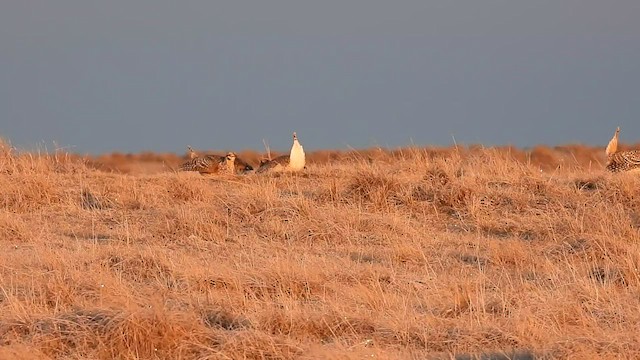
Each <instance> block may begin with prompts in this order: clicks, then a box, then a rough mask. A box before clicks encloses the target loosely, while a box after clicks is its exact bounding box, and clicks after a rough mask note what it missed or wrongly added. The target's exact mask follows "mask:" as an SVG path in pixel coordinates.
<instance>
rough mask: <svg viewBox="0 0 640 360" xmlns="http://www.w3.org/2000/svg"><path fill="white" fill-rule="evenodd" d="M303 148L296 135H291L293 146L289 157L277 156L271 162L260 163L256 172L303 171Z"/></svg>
mask: <svg viewBox="0 0 640 360" xmlns="http://www.w3.org/2000/svg"><path fill="white" fill-rule="evenodd" d="M305 163H306V162H305V155H304V148H303V147H302V145H301V144H300V141H299V140H298V135H297V134H296V133H295V132H294V133H293V145H292V146H291V152H290V153H289V155H282V156H278V157H277V158H275V159H272V160H264V161H262V162H261V163H260V166H259V167H258V170H257V172H259V173H262V172H267V171H292V172H297V171H301V170H303V169H304V166H305Z"/></svg>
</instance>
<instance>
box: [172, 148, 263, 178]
mask: <svg viewBox="0 0 640 360" xmlns="http://www.w3.org/2000/svg"><path fill="white" fill-rule="evenodd" d="M188 149H189V160H187V161H185V162H184V163H183V164H182V165H180V167H179V168H178V170H180V171H197V172H199V173H200V174H202V175H205V174H236V173H240V174H242V173H246V172H249V171H252V170H253V167H252V166H251V165H249V164H247V163H246V162H244V161H243V160H242V159H240V158H238V157H237V156H236V154H235V153H233V152H230V153H228V154H227V155H225V156H221V155H214V154H207V155H202V156H198V155H197V154H196V153H195V151H193V149H192V148H191V147H190V146H189V147H188Z"/></svg>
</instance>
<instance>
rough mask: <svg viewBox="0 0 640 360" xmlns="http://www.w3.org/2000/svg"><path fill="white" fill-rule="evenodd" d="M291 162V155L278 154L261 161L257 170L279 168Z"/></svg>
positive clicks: (263, 170)
mask: <svg viewBox="0 0 640 360" xmlns="http://www.w3.org/2000/svg"><path fill="white" fill-rule="evenodd" d="M288 164H289V155H282V156H278V157H277V158H275V159H273V160H266V161H263V162H262V163H260V166H259V167H258V170H257V172H259V173H261V172H265V171H269V170H272V169H275V168H277V167H278V166H287V165H288Z"/></svg>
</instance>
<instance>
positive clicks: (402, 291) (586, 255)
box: [0, 145, 640, 359]
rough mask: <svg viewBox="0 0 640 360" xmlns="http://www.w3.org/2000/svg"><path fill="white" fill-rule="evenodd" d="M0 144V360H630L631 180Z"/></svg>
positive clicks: (562, 166)
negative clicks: (83, 152)
mask: <svg viewBox="0 0 640 360" xmlns="http://www.w3.org/2000/svg"><path fill="white" fill-rule="evenodd" d="M0 149H1V150H2V151H1V152H0V246H1V247H2V250H3V251H2V252H0V358H16V359H32V358H40V359H41V358H47V357H48V358H63V359H80V358H122V359H133V358H166V359H177V358H185V359H192V358H199V359H237V358H255V359H262V358H272V359H276V358H330V359H360V358H365V357H367V358H370V357H375V358H416V359H417V358H433V359H450V358H457V359H472V358H474V356H480V355H484V356H485V357H484V358H490V359H507V358H518V359H531V358H534V357H536V358H549V359H553V358H575V359H584V358H619V357H628V358H638V357H640V339H639V335H638V331H637V330H638V329H637V327H638V324H640V312H638V308H640V296H638V294H639V293H640V272H639V270H638V268H639V266H640V251H639V250H640V249H639V248H638V244H639V240H640V233H639V229H640V197H639V196H638V189H639V188H640V177H638V176H633V175H629V174H621V175H620V176H613V175H610V174H607V173H605V172H604V171H602V170H600V169H601V166H600V165H599V164H595V165H594V163H591V165H589V164H588V163H589V162H591V160H589V161H586V163H580V161H582V160H580V161H578V160H575V159H577V158H576V157H575V156H573V155H571V153H572V152H571V151H570V150H566V149H565V150H562V149H560V150H558V149H556V150H553V151H550V150H548V149H542V148H536V149H534V150H533V151H532V152H530V153H527V154H525V153H524V152H521V151H519V150H517V149H482V148H474V147H471V148H466V149H461V150H460V151H457V152H456V151H453V150H451V149H449V150H446V151H444V150H443V151H438V150H435V149H404V150H401V151H396V152H388V151H382V150H380V151H373V150H372V151H370V152H367V153H364V152H360V153H351V154H339V153H321V154H317V155H316V156H319V157H323V158H326V159H327V161H320V160H319V161H318V162H317V163H314V162H311V163H310V165H309V168H308V170H307V171H306V172H305V173H303V174H299V175H290V174H276V175H248V176H244V177H234V178H228V177H226V178H216V177H210V178H206V177H201V176H199V175H197V174H190V173H175V172H171V171H164V172H155V173H149V172H148V170H149V168H148V167H144V166H143V167H141V169H142V170H140V171H138V172H136V171H134V170H135V169H136V168H135V162H134V164H133V165H129V170H128V171H130V172H131V173H129V174H122V173H109V172H102V171H100V170H96V169H94V168H93V165H94V164H95V163H92V162H91V161H82V160H81V159H79V158H75V157H72V156H68V155H66V154H53V155H49V154H44V155H41V156H37V155H34V154H28V153H27V154H21V153H16V152H15V151H9V150H8V149H9V147H8V145H3V146H2V147H0ZM563 151H568V152H567V153H565V154H564V155H563ZM583 152H584V153H585V154H587V155H583V156H586V157H589V156H594V155H588V154H591V153H590V152H589V151H586V150H584V151H583ZM567 154H569V155H567ZM534 158H537V159H542V158H544V159H545V160H544V161H546V162H549V161H558V163H557V164H552V165H550V164H547V166H540V164H535V163H534V161H533V159H534ZM562 159H564V160H562ZM571 159H574V160H571ZM593 159H594V160H593V162H597V161H600V158H598V157H597V156H594V157H593ZM176 161H179V158H177V157H176ZM562 161H564V162H562ZM541 168H542V169H543V171H541V170H540V169H541Z"/></svg>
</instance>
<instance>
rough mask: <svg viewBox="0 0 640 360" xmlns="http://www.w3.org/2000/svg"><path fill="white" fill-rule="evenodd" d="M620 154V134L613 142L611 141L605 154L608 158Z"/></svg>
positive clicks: (614, 137) (615, 136)
mask: <svg viewBox="0 0 640 360" xmlns="http://www.w3.org/2000/svg"><path fill="white" fill-rule="evenodd" d="M616 152H618V134H616V135H614V136H613V138H612V139H611V141H609V145H607V149H606V150H605V153H606V154H607V156H611V155H613V154H615V153H616Z"/></svg>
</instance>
